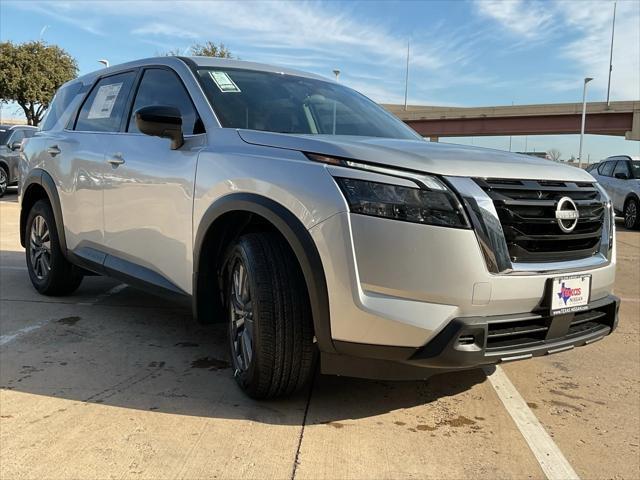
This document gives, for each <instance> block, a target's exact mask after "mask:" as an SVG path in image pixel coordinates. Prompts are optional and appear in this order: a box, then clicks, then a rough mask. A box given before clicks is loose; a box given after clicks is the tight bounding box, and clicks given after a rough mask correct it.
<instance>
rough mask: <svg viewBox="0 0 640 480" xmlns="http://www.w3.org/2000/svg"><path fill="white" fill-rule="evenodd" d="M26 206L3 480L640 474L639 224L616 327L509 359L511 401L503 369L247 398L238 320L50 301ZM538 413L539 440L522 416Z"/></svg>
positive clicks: (622, 270)
mask: <svg viewBox="0 0 640 480" xmlns="http://www.w3.org/2000/svg"><path fill="white" fill-rule="evenodd" d="M18 215H19V212H18V204H17V202H16V195H15V193H13V192H10V193H8V194H7V195H6V196H5V197H4V198H3V199H0V387H1V390H0V478H2V479H14V478H15V479H18V478H38V479H44V478H65V479H67V478H68V479H71V478H145V479H161V478H256V479H266V478H284V479H292V478H299V479H303V478H331V479H333V478H341V479H342V478H353V479H360V478H456V479H457V478H523V479H524V478H546V477H553V475H550V474H549V472H550V471H553V468H551V469H550V466H551V467H553V466H554V465H553V464H554V463H557V458H559V457H561V458H563V459H564V460H565V461H566V462H567V465H569V468H572V469H573V471H574V472H575V474H576V475H577V476H579V477H580V478H607V479H609V478H611V479H618V478H628V479H637V478H640V448H639V444H640V329H639V323H640V232H631V231H625V230H624V228H623V227H622V225H618V261H619V270H618V276H617V281H616V288H615V293H616V294H617V295H619V296H621V297H622V299H623V303H622V309H621V318H620V326H619V328H618V330H617V331H616V332H615V333H614V334H613V335H611V336H609V337H607V338H605V339H604V340H602V341H600V342H597V343H595V344H593V345H590V346H588V347H583V348H578V349H575V350H572V351H569V352H564V353H559V354H556V355H552V356H548V357H543V358H537V359H534V360H529V361H524V362H518V363H513V364H507V365H504V366H502V367H501V370H500V372H501V373H502V374H506V378H508V379H509V380H510V381H511V383H512V384H513V386H514V387H515V389H516V390H517V392H519V395H520V396H521V397H522V399H524V402H522V405H521V406H520V405H518V404H517V403H514V404H511V407H510V409H507V408H506V405H507V403H504V402H506V401H507V400H503V398H504V396H505V395H504V391H502V396H499V392H500V389H496V388H495V387H494V386H493V384H494V383H495V378H494V377H493V376H492V377H491V378H488V377H487V375H495V373H493V374H492V372H491V370H488V371H483V370H473V371H469V372H463V373H456V374H447V375H440V376H437V377H433V378H432V379H431V380H430V381H428V382H376V381H365V380H355V379H348V378H338V377H324V376H320V375H318V376H317V377H316V378H315V381H314V382H313V385H312V386H311V387H310V389H309V390H308V391H306V392H302V393H301V394H299V395H298V396H296V397H294V398H290V399H287V400H277V401H267V402H256V401H253V400H250V399H248V398H246V397H245V396H244V395H243V394H242V393H240V391H239V390H238V389H237V388H236V386H235V383H234V381H233V379H232V375H231V370H230V369H229V363H228V358H227V350H226V340H225V331H224V327H220V326H214V327H206V328H203V327H198V326H196V325H194V324H193V323H192V322H191V321H190V313H189V311H188V310H186V309H184V308H182V307H180V306H179V305H176V304H172V303H169V302H166V301H164V300H161V299H158V298H155V297H152V296H150V295H147V294H144V293H141V292H138V291H136V290H134V289H132V288H129V287H126V286H124V285H122V284H119V283H118V282H114V281H112V280H109V279H105V278H100V277H89V278H86V279H85V280H84V282H83V284H82V286H81V287H80V289H79V290H78V291H77V292H76V293H75V294H74V295H72V296H69V297H63V298H48V297H43V296H40V295H38V294H37V293H36V292H35V291H34V290H33V288H32V287H31V284H30V282H29V279H28V276H27V271H26V268H25V260H24V251H23V249H22V248H21V247H20V242H19V236H18ZM490 380H491V381H490ZM507 381H508V380H507ZM514 405H515V406H514ZM514 412H515V414H514ZM526 415H531V417H530V418H532V419H534V420H535V421H533V422H532V421H530V420H525V421H526V422H528V423H529V427H531V424H538V422H539V425H540V429H539V430H540V431H541V432H542V433H540V431H539V432H538V433H537V434H536V433H535V432H534V433H532V430H531V429H530V428H525V429H522V425H521V424H520V426H519V424H518V423H517V422H516V420H515V419H516V418H525V419H526V418H529V417H526ZM536 419H537V420H536ZM520 423H522V421H521V422H520ZM534 426H535V425H534ZM534 430H535V429H534ZM523 432H524V433H523ZM545 432H547V433H548V435H547V433H545ZM545 436H547V437H548V438H547V439H546V441H545V440H544V438H543V439H542V440H541V438H542V437H545ZM540 445H542V447H540ZM537 448H543V450H542V451H543V453H542V456H543V457H544V456H545V455H547V456H548V459H546V460H545V459H544V458H542V460H541V458H539V454H538V456H536V455H535V454H534V451H536V449H537ZM545 448H546V449H548V450H544V449H545ZM544 452H550V453H544ZM554 452H555V456H554V455H553V453H554ZM558 456H559V457H558ZM554 459H555V460H554ZM560 463H562V462H560ZM543 464H544V465H545V466H544V468H543V467H542V466H541V465H543ZM550 464H552V465H550Z"/></svg>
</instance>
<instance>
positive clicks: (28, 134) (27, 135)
mask: <svg viewBox="0 0 640 480" xmlns="http://www.w3.org/2000/svg"><path fill="white" fill-rule="evenodd" d="M22 132H23V133H24V138H31V137H33V136H34V135H35V134H36V130H34V129H33V128H30V129H29V130H23V131H22Z"/></svg>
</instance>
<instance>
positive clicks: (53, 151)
mask: <svg viewBox="0 0 640 480" xmlns="http://www.w3.org/2000/svg"><path fill="white" fill-rule="evenodd" d="M47 153H48V154H49V155H51V156H52V157H55V156H56V155H60V153H61V150H60V148H59V147H58V145H53V146H51V147H49V148H47Z"/></svg>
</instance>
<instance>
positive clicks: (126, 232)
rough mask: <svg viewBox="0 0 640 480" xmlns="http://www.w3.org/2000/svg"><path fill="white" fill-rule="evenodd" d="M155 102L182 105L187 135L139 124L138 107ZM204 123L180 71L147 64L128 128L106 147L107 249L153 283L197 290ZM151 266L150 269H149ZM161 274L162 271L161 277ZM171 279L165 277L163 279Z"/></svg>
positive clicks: (105, 204)
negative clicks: (195, 242)
mask: <svg viewBox="0 0 640 480" xmlns="http://www.w3.org/2000/svg"><path fill="white" fill-rule="evenodd" d="M151 105H170V106H175V107H177V108H178V109H179V110H180V113H181V114H182V121H183V124H182V125H183V132H184V134H185V143H184V145H183V146H182V147H180V148H179V149H177V150H171V148H170V141H169V140H167V139H163V138H159V137H151V136H148V135H144V134H142V133H140V132H139V131H138V128H137V126H136V123H135V116H134V114H135V112H136V111H137V110H138V109H140V108H142V107H147V106H151ZM203 133H204V128H203V127H202V122H201V121H200V120H199V117H198V114H197V112H196V110H195V107H194V106H193V102H192V101H191V98H190V97H189V94H188V92H187V90H186V89H185V87H184V86H183V84H182V82H181V80H180V78H179V77H178V75H177V74H176V73H175V72H174V71H173V70H170V69H168V68H160V67H157V68H155V67H154V68H147V69H145V70H144V72H143V74H142V76H141V79H140V84H139V86H138V89H137V92H136V96H135V99H134V101H133V107H132V108H131V113H130V115H129V122H128V125H127V126H126V128H125V132H123V133H121V134H119V135H116V136H115V137H114V138H113V140H112V141H111V142H110V143H109V145H108V148H107V151H106V157H105V162H106V167H105V173H104V235H105V243H106V246H107V249H108V252H109V253H111V254H112V255H114V256H116V257H118V258H119V259H122V260H125V261H126V262H129V263H127V265H129V267H128V268H131V265H135V266H138V267H141V269H140V270H138V272H140V274H141V275H143V276H146V277H147V279H148V280H150V281H151V282H152V283H163V281H166V280H168V281H169V282H170V284H169V286H170V287H173V286H176V287H178V288H179V289H180V290H182V291H184V292H187V293H190V292H191V279H192V273H193V269H192V263H193V262H192V208H193V193H194V181H195V173H196V163H197V158H198V153H199V152H200V150H201V149H202V147H203V145H204V140H205V138H204V135H203ZM149 272H152V273H151V277H149V275H150V274H149ZM158 276H159V277H158ZM164 286H167V285H164Z"/></svg>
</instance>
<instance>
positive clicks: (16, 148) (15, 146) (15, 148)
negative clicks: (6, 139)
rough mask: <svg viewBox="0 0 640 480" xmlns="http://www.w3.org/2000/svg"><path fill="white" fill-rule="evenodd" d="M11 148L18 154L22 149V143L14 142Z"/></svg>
mask: <svg viewBox="0 0 640 480" xmlns="http://www.w3.org/2000/svg"><path fill="white" fill-rule="evenodd" d="M9 148H10V149H11V150H13V151H14V152H17V151H19V150H20V149H21V148H22V142H13V143H12V144H11V145H10V146H9Z"/></svg>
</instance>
